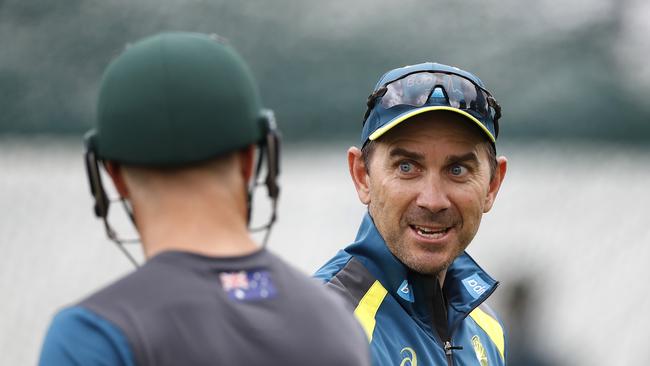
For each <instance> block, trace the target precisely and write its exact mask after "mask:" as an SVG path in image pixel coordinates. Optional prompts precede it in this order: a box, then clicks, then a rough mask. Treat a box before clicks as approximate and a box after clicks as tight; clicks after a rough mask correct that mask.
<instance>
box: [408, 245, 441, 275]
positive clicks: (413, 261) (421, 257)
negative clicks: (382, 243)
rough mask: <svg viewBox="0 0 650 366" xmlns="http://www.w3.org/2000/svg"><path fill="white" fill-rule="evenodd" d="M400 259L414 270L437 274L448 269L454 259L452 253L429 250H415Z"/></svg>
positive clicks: (426, 273) (421, 272)
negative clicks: (446, 253)
mask: <svg viewBox="0 0 650 366" xmlns="http://www.w3.org/2000/svg"><path fill="white" fill-rule="evenodd" d="M399 259H400V261H401V262H402V263H403V264H404V265H405V266H407V267H408V268H409V269H411V270H412V271H414V272H417V273H420V274H425V275H437V274H438V273H440V272H442V271H443V270H445V269H447V267H449V265H450V264H451V262H452V261H453V258H452V256H451V255H445V254H443V253H431V252H428V251H413V252H411V253H409V255H405V256H404V258H399Z"/></svg>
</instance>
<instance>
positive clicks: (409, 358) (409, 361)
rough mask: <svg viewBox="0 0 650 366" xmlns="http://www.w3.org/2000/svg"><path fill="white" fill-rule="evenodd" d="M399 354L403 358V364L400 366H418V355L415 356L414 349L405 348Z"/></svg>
mask: <svg viewBox="0 0 650 366" xmlns="http://www.w3.org/2000/svg"><path fill="white" fill-rule="evenodd" d="M399 354H400V356H402V362H400V363H399V366H418V355H417V354H415V351H414V350H413V348H411V347H404V348H402V350H401V351H400V352H399Z"/></svg>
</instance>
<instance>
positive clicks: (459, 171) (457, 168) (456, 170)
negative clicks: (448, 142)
mask: <svg viewBox="0 0 650 366" xmlns="http://www.w3.org/2000/svg"><path fill="white" fill-rule="evenodd" d="M449 172H450V173H451V175H455V176H461V175H464V174H465V173H467V168H465V167H464V166H462V165H454V166H452V167H451V168H450V169H449Z"/></svg>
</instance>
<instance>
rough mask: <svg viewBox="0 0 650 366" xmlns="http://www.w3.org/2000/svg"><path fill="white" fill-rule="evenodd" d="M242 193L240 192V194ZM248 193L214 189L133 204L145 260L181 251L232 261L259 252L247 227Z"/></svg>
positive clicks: (186, 192) (166, 196)
mask: <svg viewBox="0 0 650 366" xmlns="http://www.w3.org/2000/svg"><path fill="white" fill-rule="evenodd" d="M237 193H239V192H237ZM245 202H246V201H245V192H243V197H242V194H235V193H234V192H231V191H227V190H223V189H220V187H212V188H211V189H210V190H209V191H207V192H206V191H205V190H200V189H199V190H193V191H190V192H188V191H185V192H183V194H182V195H181V194H179V195H173V194H172V195H165V196H164V197H161V198H159V199H157V200H154V201H150V202H146V203H145V204H140V205H138V204H137V203H136V204H134V215H135V220H136V223H137V227H138V231H139V232H140V236H141V240H142V245H143V248H144V252H145V256H146V257H147V258H151V257H153V256H155V255H156V254H158V253H160V252H163V251H168V250H180V251H186V252H192V253H197V254H202V255H207V256H213V257H231V256H242V255H246V254H250V253H253V252H255V251H256V250H258V248H259V247H258V246H257V245H256V244H255V242H254V241H253V240H252V239H251V237H250V235H249V233H248V229H247V225H246V203H245Z"/></svg>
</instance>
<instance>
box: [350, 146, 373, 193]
mask: <svg viewBox="0 0 650 366" xmlns="http://www.w3.org/2000/svg"><path fill="white" fill-rule="evenodd" d="M348 168H349V169H350V177H352V182H353V183H354V187H355V188H356V189H357V195H358V196H359V200H360V201H361V202H362V203H363V204H366V205H367V204H368V203H370V185H369V179H370V177H369V176H368V169H367V167H366V163H365V162H364V161H363V155H362V154H361V150H359V148H358V147H355V146H353V147H351V148H349V149H348Z"/></svg>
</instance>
